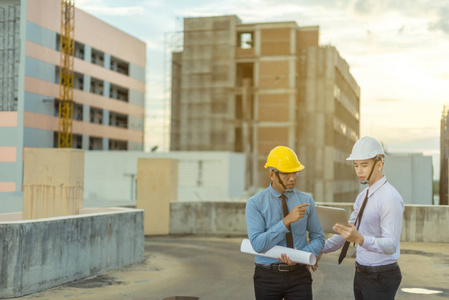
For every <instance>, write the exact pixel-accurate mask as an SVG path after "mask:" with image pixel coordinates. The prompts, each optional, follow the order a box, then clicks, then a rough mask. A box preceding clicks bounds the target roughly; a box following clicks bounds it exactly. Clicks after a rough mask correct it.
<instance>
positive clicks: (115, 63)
mask: <svg viewBox="0 0 449 300" xmlns="http://www.w3.org/2000/svg"><path fill="white" fill-rule="evenodd" d="M111 70H112V71H115V72H119V73H122V74H125V75H129V63H127V62H125V61H123V60H121V59H118V58H116V57H113V56H111Z"/></svg>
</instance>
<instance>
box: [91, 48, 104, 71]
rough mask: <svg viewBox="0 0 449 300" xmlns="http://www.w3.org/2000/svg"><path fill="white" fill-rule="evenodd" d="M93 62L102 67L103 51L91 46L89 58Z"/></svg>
mask: <svg viewBox="0 0 449 300" xmlns="http://www.w3.org/2000/svg"><path fill="white" fill-rule="evenodd" d="M90 61H91V62H92V63H93V64H96V65H99V66H102V67H104V53H103V52H101V51H99V50H97V49H94V48H92V56H91V60H90Z"/></svg>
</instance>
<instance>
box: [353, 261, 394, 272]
mask: <svg viewBox="0 0 449 300" xmlns="http://www.w3.org/2000/svg"><path fill="white" fill-rule="evenodd" d="M397 267H399V265H398V263H397V262H394V263H392V264H389V265H382V266H363V265H360V264H359V263H357V262H356V263H355V269H356V270H357V272H360V273H379V272H385V271H390V270H393V269H396V268H397Z"/></svg>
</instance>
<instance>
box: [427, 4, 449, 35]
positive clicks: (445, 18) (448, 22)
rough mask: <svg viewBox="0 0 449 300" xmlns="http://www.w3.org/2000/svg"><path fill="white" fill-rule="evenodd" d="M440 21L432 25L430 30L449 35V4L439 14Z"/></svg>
mask: <svg viewBox="0 0 449 300" xmlns="http://www.w3.org/2000/svg"><path fill="white" fill-rule="evenodd" d="M437 14H438V20H437V21H436V22H433V23H430V25H429V28H430V29H431V30H441V31H443V32H444V33H446V34H449V4H446V6H444V7H442V8H441V9H439V11H438V12H437Z"/></svg>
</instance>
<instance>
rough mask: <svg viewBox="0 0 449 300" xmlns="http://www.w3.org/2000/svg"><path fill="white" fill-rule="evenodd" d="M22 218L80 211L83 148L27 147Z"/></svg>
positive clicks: (82, 180) (36, 217) (82, 184)
mask: <svg viewBox="0 0 449 300" xmlns="http://www.w3.org/2000/svg"><path fill="white" fill-rule="evenodd" d="M24 155H25V156H24V158H25V159H24V177H23V186H24V192H23V219H24V220H26V219H39V218H49V217H56V216H66V215H77V214H78V212H79V210H80V209H81V208H82V207H83V186H84V151H83V150H79V149H53V148H25V151H24Z"/></svg>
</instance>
